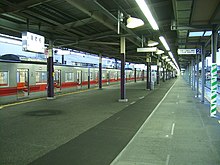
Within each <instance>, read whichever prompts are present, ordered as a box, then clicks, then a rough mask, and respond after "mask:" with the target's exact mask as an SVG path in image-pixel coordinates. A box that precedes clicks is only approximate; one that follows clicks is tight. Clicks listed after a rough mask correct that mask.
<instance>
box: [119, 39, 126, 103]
mask: <svg viewBox="0 0 220 165" xmlns="http://www.w3.org/2000/svg"><path fill="white" fill-rule="evenodd" d="M120 48H121V51H120V53H121V98H120V99H119V102H127V101H128V99H126V91H125V37H121V39H120Z"/></svg>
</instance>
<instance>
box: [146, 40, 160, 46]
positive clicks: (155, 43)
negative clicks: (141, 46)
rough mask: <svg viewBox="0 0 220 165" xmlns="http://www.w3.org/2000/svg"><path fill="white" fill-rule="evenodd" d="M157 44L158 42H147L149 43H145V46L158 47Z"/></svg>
mask: <svg viewBox="0 0 220 165" xmlns="http://www.w3.org/2000/svg"><path fill="white" fill-rule="evenodd" d="M158 44H159V43H158V42H156V41H153V40H149V41H148V42H147V46H156V45H158Z"/></svg>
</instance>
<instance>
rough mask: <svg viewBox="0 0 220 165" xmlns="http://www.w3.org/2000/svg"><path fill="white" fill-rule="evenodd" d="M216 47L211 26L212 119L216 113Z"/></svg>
mask: <svg viewBox="0 0 220 165" xmlns="http://www.w3.org/2000/svg"><path fill="white" fill-rule="evenodd" d="M217 45H218V31H217V30H216V29H215V26H213V30H212V37H211V49H212V66H211V105H210V116H211V117H214V116H215V115H216V112H217V89H218V85H217V84H218V82H217V63H216V52H217Z"/></svg>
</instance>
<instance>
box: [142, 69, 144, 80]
mask: <svg viewBox="0 0 220 165" xmlns="http://www.w3.org/2000/svg"><path fill="white" fill-rule="evenodd" d="M141 75H142V81H144V70H142V72H141Z"/></svg>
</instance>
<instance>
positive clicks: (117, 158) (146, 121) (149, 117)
mask: <svg viewBox="0 0 220 165" xmlns="http://www.w3.org/2000/svg"><path fill="white" fill-rule="evenodd" d="M176 82H177V81H175V83H174V84H173V85H172V86H171V88H170V89H169V90H168V91H167V93H166V94H165V95H164V97H163V98H162V99H161V100H160V102H159V103H158V104H157V106H156V107H155V108H154V110H153V111H152V112H151V114H150V115H149V116H148V118H147V119H146V120H145V122H144V123H143V124H142V125H141V127H140V128H139V129H138V131H137V132H136V133H135V135H134V136H133V137H132V138H131V140H130V141H129V142H128V144H127V145H126V146H125V148H123V150H122V151H121V152H120V153H119V154H118V156H117V157H116V158H115V159H114V160H113V161H112V162H111V163H110V165H114V164H116V163H117V162H118V161H119V159H120V157H121V156H122V155H123V153H124V152H125V151H126V149H127V148H128V146H129V145H130V144H131V143H132V142H133V141H134V139H135V138H136V137H137V135H138V134H139V133H140V132H141V130H142V129H143V128H144V126H145V125H146V124H147V123H148V121H149V120H150V119H151V117H152V116H153V114H154V113H155V111H156V110H157V109H158V108H159V106H160V105H161V104H162V102H163V101H164V100H165V98H166V97H167V95H168V94H169V93H170V91H171V90H172V89H173V87H174V86H175V85H176ZM168 163H169V161H168Z"/></svg>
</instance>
